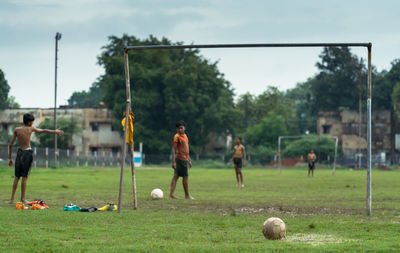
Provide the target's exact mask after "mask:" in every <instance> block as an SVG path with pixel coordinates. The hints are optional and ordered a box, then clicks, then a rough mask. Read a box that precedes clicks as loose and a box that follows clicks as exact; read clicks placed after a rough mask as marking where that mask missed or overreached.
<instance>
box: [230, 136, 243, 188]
mask: <svg viewBox="0 0 400 253" xmlns="http://www.w3.org/2000/svg"><path fill="white" fill-rule="evenodd" d="M235 142H236V145H235V146H234V147H233V156H232V161H231V165H232V162H233V163H234V164H235V171H236V181H237V186H238V187H244V184H243V174H242V166H246V149H245V148H244V146H243V145H242V138H240V137H236V140H235Z"/></svg>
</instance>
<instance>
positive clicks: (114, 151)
mask: <svg viewBox="0 0 400 253" xmlns="http://www.w3.org/2000/svg"><path fill="white" fill-rule="evenodd" d="M111 152H112V153H113V154H116V153H118V152H119V147H112V148H111Z"/></svg>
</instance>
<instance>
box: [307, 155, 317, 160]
mask: <svg viewBox="0 0 400 253" xmlns="http://www.w3.org/2000/svg"><path fill="white" fill-rule="evenodd" d="M315 159H317V156H316V155H315V154H314V153H309V154H308V161H309V162H314V161H315Z"/></svg>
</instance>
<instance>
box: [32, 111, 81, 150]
mask: <svg viewBox="0 0 400 253" xmlns="http://www.w3.org/2000/svg"><path fill="white" fill-rule="evenodd" d="M39 128H42V129H53V128H54V121H53V120H52V119H49V118H46V119H45V120H44V121H42V122H41V123H40V124H39ZM57 128H58V129H61V130H63V131H64V134H63V135H61V136H58V137H57V146H58V148H60V149H68V148H72V146H73V145H72V137H73V135H74V134H76V133H79V132H80V131H81V129H80V128H79V127H78V125H77V122H76V121H75V120H74V119H65V118H58V119H57ZM37 136H38V139H39V147H43V148H52V147H54V135H53V134H38V135H37Z"/></svg>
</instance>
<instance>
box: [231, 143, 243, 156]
mask: <svg viewBox="0 0 400 253" xmlns="http://www.w3.org/2000/svg"><path fill="white" fill-rule="evenodd" d="M243 151H244V146H243V145H242V144H240V145H235V147H233V157H235V158H242V157H243Z"/></svg>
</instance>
